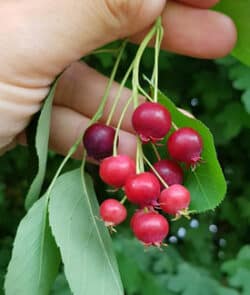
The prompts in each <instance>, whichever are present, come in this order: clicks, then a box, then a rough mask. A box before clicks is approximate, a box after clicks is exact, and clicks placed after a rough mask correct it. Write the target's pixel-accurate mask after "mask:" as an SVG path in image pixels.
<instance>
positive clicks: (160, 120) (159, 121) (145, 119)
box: [132, 102, 171, 142]
mask: <svg viewBox="0 0 250 295" xmlns="http://www.w3.org/2000/svg"><path fill="white" fill-rule="evenodd" d="M132 124H133V127H134V129H135V131H136V132H137V133H138V134H139V136H140V138H141V140H142V142H148V141H150V140H151V141H152V142H156V141H159V140H161V139H162V138H163V137H164V136H165V135H166V134H167V133H168V131H169V130H170V127H171V115H170V113H169V111H168V110H167V109H166V108H165V107H164V106H162V105H161V104H159V103H156V102H144V103H143V104H141V105H139V106H138V107H137V108H136V110H135V111H134V113H133V116H132Z"/></svg>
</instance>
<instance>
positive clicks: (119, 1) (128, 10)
mask: <svg viewBox="0 0 250 295" xmlns="http://www.w3.org/2000/svg"><path fill="white" fill-rule="evenodd" d="M104 1H105V5H106V7H107V9H108V11H109V14H110V15H111V17H112V18H113V19H115V21H116V23H117V24H118V26H119V27H120V28H127V27H128V26H132V25H133V20H135V18H136V15H138V13H139V11H140V10H141V7H142V5H143V0H132V1H131V0H104Z"/></svg>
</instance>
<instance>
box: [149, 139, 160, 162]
mask: <svg viewBox="0 0 250 295" xmlns="http://www.w3.org/2000/svg"><path fill="white" fill-rule="evenodd" d="M151 145H152V148H153V150H154V153H155V155H156V158H157V160H158V161H160V160H161V155H160V153H159V152H158V150H157V148H156V146H155V144H154V143H151Z"/></svg>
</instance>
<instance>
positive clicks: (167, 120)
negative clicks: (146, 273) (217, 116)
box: [83, 102, 202, 246]
mask: <svg viewBox="0 0 250 295" xmlns="http://www.w3.org/2000/svg"><path fill="white" fill-rule="evenodd" d="M132 125H133V127H134V130H135V132H136V133H137V135H138V136H139V138H140V139H141V143H143V144H144V143H148V142H151V143H152V144H155V143H157V142H159V141H161V140H162V139H163V138H164V137H165V136H166V135H167V134H169V133H171V134H170V136H169V137H168V139H167V150H168V154H169V156H170V158H171V159H162V160H161V159H159V161H158V162H156V163H154V164H152V165H151V163H149V162H148V160H147V161H146V163H147V164H148V165H149V168H150V170H149V171H146V172H145V171H144V169H142V168H141V165H138V162H140V163H141V162H143V160H146V158H145V157H144V155H143V151H142V149H141V153H139V155H137V159H136V161H134V160H133V159H131V158H130V157H128V156H127V155H119V154H118V155H116V154H113V150H114V149H113V148H114V144H116V143H114V137H115V130H114V128H112V127H110V126H107V125H105V124H100V123H94V124H93V125H91V126H90V127H89V128H88V129H87V130H86V132H85V135H84V138H83V142H84V147H85V149H86V151H87V153H88V155H89V156H91V157H93V158H94V159H96V160H100V170H99V174H100V177H101V179H102V180H103V181H104V182H105V183H106V184H108V185H110V186H112V187H113V188H115V189H122V190H123V191H124V194H125V196H126V198H125V199H127V200H128V201H129V202H131V203H133V204H135V205H137V206H138V210H136V211H135V213H134V215H133V216H132V219H131V222H130V226H131V229H132V231H133V233H134V235H135V236H136V238H137V239H138V240H140V241H141V242H142V243H143V244H144V245H147V246H150V245H154V246H160V245H161V244H162V242H163V240H164V239H165V238H166V236H167V235H168V232H169V224H168V221H167V219H166V218H165V217H164V216H163V215H162V214H160V213H159V210H162V212H164V213H167V214H169V215H174V216H175V217H176V218H178V217H179V216H181V215H184V216H188V207H189V204H190V193H189V191H188V190H187V188H185V187H184V186H183V174H184V173H183V165H182V164H181V163H183V164H186V165H184V166H186V167H192V168H194V167H195V166H196V165H197V164H198V163H199V162H200V160H201V152H202V139H201V136H200V135H199V133H198V132H197V131H196V130H194V129H192V128H189V127H184V128H179V129H178V128H174V129H173V128H172V126H175V125H174V124H173V122H172V119H171V114H170V112H169V111H168V110H167V109H166V108H165V107H164V106H162V105H161V104H159V103H158V102H145V103H143V104H141V105H139V106H138V107H137V108H136V109H135V111H134V113H133V116H132ZM155 147H156V146H155ZM143 168H144V165H143ZM123 202H124V199H123V201H121V202H119V201H117V200H116V199H106V200H105V201H104V202H103V203H102V204H101V206H100V215H101V218H102V219H103V221H104V222H105V224H106V225H107V226H109V227H111V228H113V227H114V226H116V225H118V224H120V223H121V222H123V221H124V220H125V219H126V217H127V210H126V208H125V206H124V204H123Z"/></svg>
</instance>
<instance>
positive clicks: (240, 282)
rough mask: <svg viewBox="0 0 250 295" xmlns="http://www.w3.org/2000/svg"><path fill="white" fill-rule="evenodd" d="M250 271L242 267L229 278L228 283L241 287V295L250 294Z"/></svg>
mask: <svg viewBox="0 0 250 295" xmlns="http://www.w3.org/2000/svg"><path fill="white" fill-rule="evenodd" d="M249 278H250V271H249V270H246V269H244V268H240V269H239V270H238V271H237V272H236V274H235V275H234V276H233V277H232V278H231V279H230V280H229V283H230V285H231V286H233V287H241V288H242V291H243V292H242V293H241V294H242V295H249V294H250V280H249Z"/></svg>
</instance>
